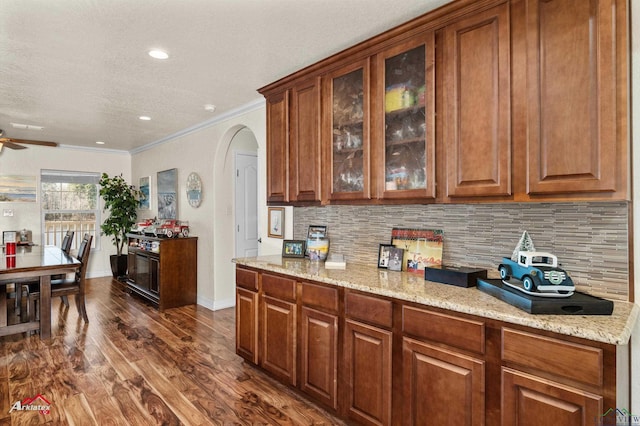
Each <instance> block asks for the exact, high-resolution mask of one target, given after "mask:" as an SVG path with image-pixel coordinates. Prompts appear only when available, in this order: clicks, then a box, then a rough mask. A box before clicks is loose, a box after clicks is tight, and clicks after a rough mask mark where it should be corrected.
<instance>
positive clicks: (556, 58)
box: [527, 0, 619, 194]
mask: <svg viewBox="0 0 640 426" xmlns="http://www.w3.org/2000/svg"><path fill="white" fill-rule="evenodd" d="M615 3H616V2H615V0H529V2H528V7H527V28H528V34H527V90H528V104H529V108H528V120H529V126H528V135H529V141H528V147H529V152H528V155H529V158H528V164H529V178H528V188H527V192H528V193H529V194H545V193H561V192H564V193H571V192H587V191H591V192H594V191H615V189H616V165H617V158H618V155H619V153H618V152H617V151H618V149H617V147H618V144H617V142H616V139H617V132H616V24H615V20H616V14H615V12H616V8H615Z"/></svg>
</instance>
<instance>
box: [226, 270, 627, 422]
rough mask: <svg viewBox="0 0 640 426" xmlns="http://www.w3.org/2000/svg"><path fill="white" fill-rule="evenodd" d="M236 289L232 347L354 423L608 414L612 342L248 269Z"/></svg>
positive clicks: (612, 402) (239, 274) (584, 418)
mask: <svg viewBox="0 0 640 426" xmlns="http://www.w3.org/2000/svg"><path fill="white" fill-rule="evenodd" d="M236 284H237V287H236V288H237V292H236V298H237V301H236V352H237V353H238V354H239V355H240V356H242V357H243V358H245V360H247V361H248V362H249V363H251V364H254V365H256V366H259V367H260V368H262V369H264V370H265V371H267V372H268V373H270V374H271V375H272V376H273V377H275V378H276V379H278V380H279V381H281V382H282V383H284V384H286V385H288V386H291V387H294V388H296V389H297V390H298V391H300V392H302V393H304V394H305V395H306V396H307V397H309V398H310V399H312V400H313V401H315V402H317V403H319V404H321V405H322V406H324V407H326V409H328V410H330V411H331V412H333V413H335V414H336V415H338V416H340V417H342V418H344V419H345V420H347V421H349V422H352V423H356V424H363V425H400V424H403V425H416V424H433V425H447V424H456V425H469V426H471V425H478V426H479V425H487V426H494V425H495V426H497V425H502V426H511V425H514V426H515V425H523V424H536V425H563V426H565V425H566V426H570V425H575V426H578V425H581V426H586V425H593V424H597V423H596V421H597V419H598V418H600V417H601V416H602V414H603V413H604V412H605V411H606V410H607V409H608V408H609V407H616V362H617V361H616V351H617V347H616V345H613V344H606V343H600V342H596V341H591V340H587V339H583V338H577V337H571V336H567V335H560V334H556V333H553V332H548V331H543V330H539V329H533V328H530V327H526V326H520V325H516V324H512V323H505V322H502V321H498V320H493V319H490V318H485V317H477V316H473V315H469V314H463V313H458V312H453V311H449V310H444V309H440V308H435V307H429V306H425V305H421V304H417V303H413V302H408V301H404V300H398V299H394V298H389V297H385V296H380V295H376V294H372V293H364V292H361V291H356V290H353V289H350V288H346V287H342V286H334V285H330V284H325V283H321V282H315V281H310V280H307V279H301V278H299V277H295V276H290V275H284V274H281V273H275V272H271V271H268V270H261V269H255V268H253V267H249V266H245V265H237V267H236ZM623 367H624V366H623Z"/></svg>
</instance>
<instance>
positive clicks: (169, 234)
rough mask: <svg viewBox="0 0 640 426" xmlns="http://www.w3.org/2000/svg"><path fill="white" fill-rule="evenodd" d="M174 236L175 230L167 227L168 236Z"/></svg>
mask: <svg viewBox="0 0 640 426" xmlns="http://www.w3.org/2000/svg"><path fill="white" fill-rule="evenodd" d="M172 237H173V231H172V230H171V229H167V238H172Z"/></svg>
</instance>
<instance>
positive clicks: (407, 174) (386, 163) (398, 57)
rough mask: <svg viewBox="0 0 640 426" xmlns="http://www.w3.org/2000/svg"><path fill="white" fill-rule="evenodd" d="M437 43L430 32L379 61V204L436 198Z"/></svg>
mask: <svg viewBox="0 0 640 426" xmlns="http://www.w3.org/2000/svg"><path fill="white" fill-rule="evenodd" d="M434 41H435V40H434V34H433V32H428V33H427V34H425V35H424V36H422V37H412V38H411V40H410V41H407V42H405V43H401V44H398V45H396V46H394V47H392V48H389V49H388V50H386V51H384V52H382V53H380V54H378V55H377V60H376V71H377V86H376V88H377V95H376V97H375V99H376V100H377V105H376V107H375V108H376V116H377V117H382V119H381V120H380V121H379V123H378V127H377V136H378V137H380V138H381V139H382V141H383V143H382V144H381V145H382V146H381V149H379V151H377V155H376V157H377V161H376V166H375V167H376V170H375V174H376V177H377V189H378V197H379V198H382V199H422V200H424V199H433V198H435V195H436V185H435V166H434V164H435V163H434V160H435V158H434V157H435V138H434V102H435V97H434V84H435V83H434V61H435V57H434V55H435V49H434Z"/></svg>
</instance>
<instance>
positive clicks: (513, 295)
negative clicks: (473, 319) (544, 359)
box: [476, 278, 613, 315]
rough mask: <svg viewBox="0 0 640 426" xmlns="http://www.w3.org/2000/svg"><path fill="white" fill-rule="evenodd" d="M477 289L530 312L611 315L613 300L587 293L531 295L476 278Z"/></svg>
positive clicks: (501, 284) (498, 282) (498, 283)
mask: <svg viewBox="0 0 640 426" xmlns="http://www.w3.org/2000/svg"><path fill="white" fill-rule="evenodd" d="M476 286H477V287H478V290H480V291H483V292H485V293H487V294H490V295H492V296H494V297H497V298H498V299H500V300H502V301H504V302H507V303H509V304H510V305H513V306H515V307H516V308H520V309H522V310H523V311H526V312H528V313H530V314H552V315H611V313H612V312H613V302H612V301H611V300H606V299H601V298H599V297H595V296H591V295H589V294H585V293H580V292H577V291H576V292H575V293H573V295H571V296H569V297H561V298H554V297H540V296H531V295H528V294H525V293H522V292H521V291H518V290H516V289H514V288H511V287H509V286H508V285H504V284H503V283H502V280H493V279H482V278H478V282H477V284H476Z"/></svg>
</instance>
